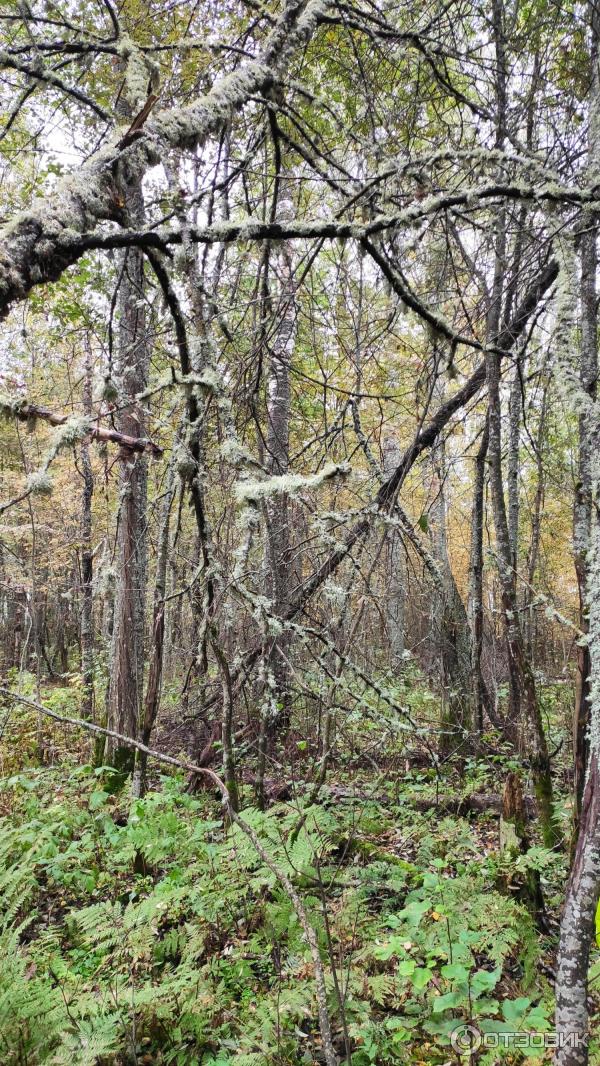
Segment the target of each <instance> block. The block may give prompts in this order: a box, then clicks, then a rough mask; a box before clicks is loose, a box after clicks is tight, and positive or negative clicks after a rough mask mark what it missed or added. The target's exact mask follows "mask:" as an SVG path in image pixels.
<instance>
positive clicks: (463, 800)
mask: <svg viewBox="0 0 600 1066" xmlns="http://www.w3.org/2000/svg"><path fill="white" fill-rule="evenodd" d="M329 794H330V795H331V796H332V797H333V798H334V799H336V800H337V799H353V800H361V801H362V800H367V799H368V800H377V801H379V802H381V803H390V802H391V797H390V796H389V795H387V794H383V795H380V796H372V795H371V794H367V793H364V794H361V793H360V792H354V791H352V789H349V788H336V786H335V785H332V786H331V787H330V788H329ZM400 802H401V803H403V804H405V805H406V806H407V807H410V808H412V809H413V810H416V811H421V812H422V813H426V812H427V811H439V812H440V814H456V815H465V814H488V813H494V814H501V812H502V796H500V795H498V794H496V793H493V792H492V793H473V794H472V795H470V796H444V795H440V796H410V797H408V796H404V795H403V796H402V797H401V800H400ZM523 808H524V811H525V814H526V815H527V818H528V820H529V819H533V818H535V817H536V816H537V806H536V802H535V799H534V797H533V796H523Z"/></svg>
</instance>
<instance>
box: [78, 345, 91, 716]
mask: <svg viewBox="0 0 600 1066" xmlns="http://www.w3.org/2000/svg"><path fill="white" fill-rule="evenodd" d="M83 407H84V411H85V414H86V415H87V416H88V417H89V416H91V413H92V365H91V350H90V346H89V342H88V344H87V347H86V360H85V378H84V383H83ZM80 458H81V470H82V473H83V490H82V493H81V628H80V640H81V678H82V684H83V698H82V701H81V714H82V717H83V718H90V719H93V717H94V600H93V588H92V578H93V552H92V496H93V494H94V475H93V472H92V464H91V460H90V446H89V443H88V441H87V440H86V439H84V440H83V441H82V442H81V447H80Z"/></svg>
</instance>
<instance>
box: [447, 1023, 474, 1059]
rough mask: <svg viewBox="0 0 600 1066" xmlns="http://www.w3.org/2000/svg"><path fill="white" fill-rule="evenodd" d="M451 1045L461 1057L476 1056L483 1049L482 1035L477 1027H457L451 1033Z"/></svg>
mask: <svg viewBox="0 0 600 1066" xmlns="http://www.w3.org/2000/svg"><path fill="white" fill-rule="evenodd" d="M450 1043H451V1044H452V1047H453V1048H454V1050H455V1051H456V1052H457V1053H458V1054H459V1055H474V1054H475V1052H476V1051H477V1050H478V1048H480V1047H481V1033H480V1032H479V1029H477V1027H476V1026H475V1025H457V1026H456V1029H453V1030H452V1032H451V1033H450Z"/></svg>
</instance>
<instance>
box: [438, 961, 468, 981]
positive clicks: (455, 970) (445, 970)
mask: <svg viewBox="0 0 600 1066" xmlns="http://www.w3.org/2000/svg"><path fill="white" fill-rule="evenodd" d="M440 973H441V975H442V977H445V978H446V979H447V980H448V981H461V982H468V980H469V971H468V970H467V968H466V966H461V964H460V963H459V962H451V963H448V965H447V966H442V968H441V970H440Z"/></svg>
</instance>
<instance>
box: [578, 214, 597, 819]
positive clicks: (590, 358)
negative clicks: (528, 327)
mask: <svg viewBox="0 0 600 1066" xmlns="http://www.w3.org/2000/svg"><path fill="white" fill-rule="evenodd" d="M588 222H589V224H590V226H592V225H594V223H595V219H594V218H592V217H590V216H588ZM596 269H597V249H596V230H595V226H594V228H590V229H587V230H586V232H585V233H584V234H583V235H582V238H581V374H580V376H581V384H582V387H583V388H584V389H585V391H586V392H587V394H588V396H591V397H592V398H595V396H596V380H597V376H598V313H597V308H596ZM591 431H592V427H591V426H590V424H589V419H588V418H587V417H585V416H581V417H580V418H579V461H578V477H577V484H576V487H575V504H574V508H573V548H574V555H575V572H576V574H577V586H578V589H579V628H580V629H581V630H583V632H584V633H586V632H587V611H586V600H587V589H586V581H587V566H588V550H589V543H590V524H591V519H592V499H591V463H592V454H591V453H592V432H591ZM589 676H590V653H589V648H588V646H587V644H581V643H579V644H578V645H577V675H576V695H575V709H574V718H573V753H574V763H575V766H574V800H575V806H574V812H573V817H574V826H573V833H574V837H576V836H577V831H578V823H579V818H580V816H581V804H582V800H583V789H584V785H585V774H586V767H587V762H588V754H589V751H588V741H587V730H588V718H589V705H588V696H589Z"/></svg>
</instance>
